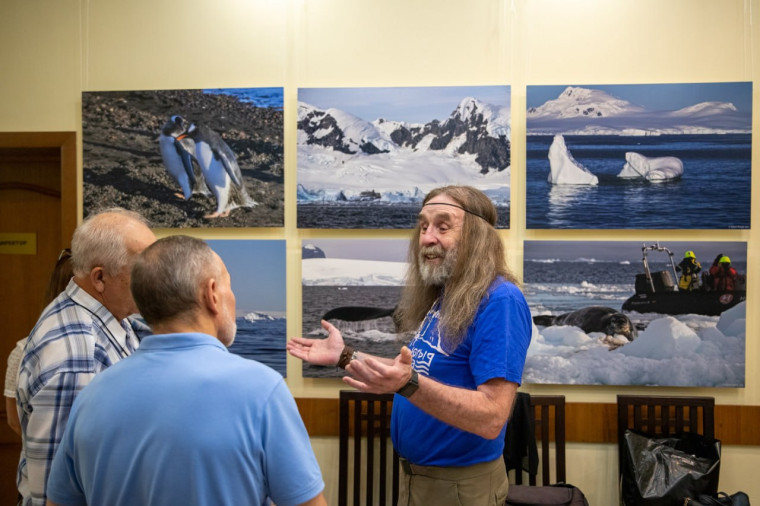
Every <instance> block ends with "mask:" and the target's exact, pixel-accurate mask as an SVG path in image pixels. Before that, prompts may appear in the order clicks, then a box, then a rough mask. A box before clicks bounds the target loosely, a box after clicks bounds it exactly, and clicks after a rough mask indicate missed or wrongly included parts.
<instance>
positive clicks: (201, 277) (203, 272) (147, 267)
mask: <svg viewBox="0 0 760 506" xmlns="http://www.w3.org/2000/svg"><path fill="white" fill-rule="evenodd" d="M221 273H222V271H221V268H220V262H219V260H217V258H216V255H215V253H214V251H213V250H212V249H211V248H210V247H209V245H208V244H206V242H205V241H203V240H202V239H197V238H194V237H189V236H186V235H173V236H169V237H164V238H163V239H159V240H158V241H156V242H154V243H153V244H152V245H150V246H148V247H147V248H146V249H145V250H144V251H143V252H142V253H141V254H140V255H139V256H138V257H137V260H136V261H135V265H134V267H133V268H132V280H131V289H132V297H133V298H134V300H135V303H136V304H137V308H138V309H139V310H140V315H141V316H142V317H143V318H144V319H145V321H146V322H147V323H148V324H149V325H153V324H156V323H163V322H166V321H170V320H174V319H177V318H182V317H183V316H185V315H188V314H191V313H193V312H194V311H195V310H196V309H198V308H199V307H200V289H201V286H202V284H203V283H204V282H205V281H206V280H207V279H209V278H218V277H219V276H220V275H221Z"/></svg>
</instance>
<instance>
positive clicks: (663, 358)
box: [523, 241, 747, 388]
mask: <svg viewBox="0 0 760 506" xmlns="http://www.w3.org/2000/svg"><path fill="white" fill-rule="evenodd" d="M671 255H672V256H671ZM692 255H693V256H694V257H695V259H696V261H697V262H698V264H699V267H700V270H699V272H697V273H696V276H695V277H694V278H693V279H691V278H688V280H687V278H686V277H685V276H683V275H684V269H683V268H682V267H680V266H679V264H681V262H682V260H684V258H687V257H691V256H692ZM722 260H728V261H729V264H728V265H730V267H732V268H734V269H735V270H736V274H737V280H736V282H735V284H734V285H733V286H732V287H731V288H733V289H732V290H724V289H722V288H721V286H722V285H721V283H720V282H718V279H719V276H717V275H715V274H714V273H715V270H716V269H712V272H713V275H712V277H710V274H711V268H713V265H714V264H718V265H725V263H721V261H722ZM681 265H684V264H681ZM647 268H648V270H649V273H650V278H647V277H646V269H647ZM746 273H747V244H746V243H744V242H696V241H695V242H676V241H669V242H667V243H665V242H659V243H657V242H646V243H641V242H634V241H614V242H613V241H526V242H525V244H524V263H523V279H524V284H523V292H524V293H525V298H526V299H527V301H528V305H529V306H530V310H531V314H532V315H533V323H534V327H533V336H532V339H531V344H530V347H529V349H528V357H527V360H526V363H525V371H524V373H523V381H524V382H525V383H546V384H574V385H649V386H689V387H730V388H737V387H743V386H744V384H745V345H746V340H745V339H746V329H745V321H746V312H747V309H746V308H747V301H746V298H745V297H746ZM685 281H688V282H685Z"/></svg>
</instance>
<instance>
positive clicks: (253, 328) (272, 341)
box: [229, 318, 287, 377]
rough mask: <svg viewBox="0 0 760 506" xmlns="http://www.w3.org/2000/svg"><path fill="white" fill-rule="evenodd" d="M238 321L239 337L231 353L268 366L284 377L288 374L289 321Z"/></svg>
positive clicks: (236, 338)
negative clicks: (287, 324)
mask: <svg viewBox="0 0 760 506" xmlns="http://www.w3.org/2000/svg"><path fill="white" fill-rule="evenodd" d="M236 321H237V335H236V336H235V342H234V343H232V346H230V347H229V350H230V352H231V353H236V354H238V355H240V356H241V357H244V358H250V359H253V360H257V361H259V362H261V363H262V364H265V365H268V366H269V367H271V368H272V369H274V370H275V371H277V372H279V373H280V374H282V375H283V377H284V376H285V375H286V373H287V371H286V366H285V360H286V357H285V353H286V352H285V340H286V323H287V320H286V319H285V318H279V319H276V320H258V321H255V322H249V321H248V320H246V319H244V318H237V320H236Z"/></svg>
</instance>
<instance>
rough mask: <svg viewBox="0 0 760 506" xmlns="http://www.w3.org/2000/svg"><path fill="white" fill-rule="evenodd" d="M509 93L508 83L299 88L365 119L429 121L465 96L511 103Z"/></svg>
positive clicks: (319, 102)
mask: <svg viewBox="0 0 760 506" xmlns="http://www.w3.org/2000/svg"><path fill="white" fill-rule="evenodd" d="M509 93H510V90H509V86H427V87H398V88H396V87H394V88H299V90H298V100H299V101H300V102H306V103H307V104H310V105H313V106H315V107H319V108H320V109H327V108H329V107H335V108H338V109H341V110H343V111H346V112H349V113H351V114H353V115H354V116H358V117H360V118H362V119H363V120H365V121H374V120H376V119H378V118H384V119H386V120H393V121H406V122H408V123H427V122H429V121H432V120H434V119H438V120H445V119H446V118H448V117H449V115H451V112H452V111H454V109H456V107H457V106H458V105H459V103H460V102H461V101H462V99H463V98H465V97H474V98H476V99H478V100H480V101H482V102H486V103H488V104H494V105H502V106H508V105H509V103H510V95H509Z"/></svg>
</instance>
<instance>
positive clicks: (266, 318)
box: [243, 311, 282, 323]
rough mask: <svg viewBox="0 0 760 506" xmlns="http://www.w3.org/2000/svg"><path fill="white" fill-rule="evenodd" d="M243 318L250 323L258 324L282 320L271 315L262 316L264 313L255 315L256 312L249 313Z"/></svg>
mask: <svg viewBox="0 0 760 506" xmlns="http://www.w3.org/2000/svg"><path fill="white" fill-rule="evenodd" d="M243 318H244V319H245V320H246V321H248V322H251V323H254V322H259V321H275V320H282V318H276V317H274V316H272V315H268V314H264V313H257V312H255V311H254V312H251V313H248V314H246V315H245V316H243Z"/></svg>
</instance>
